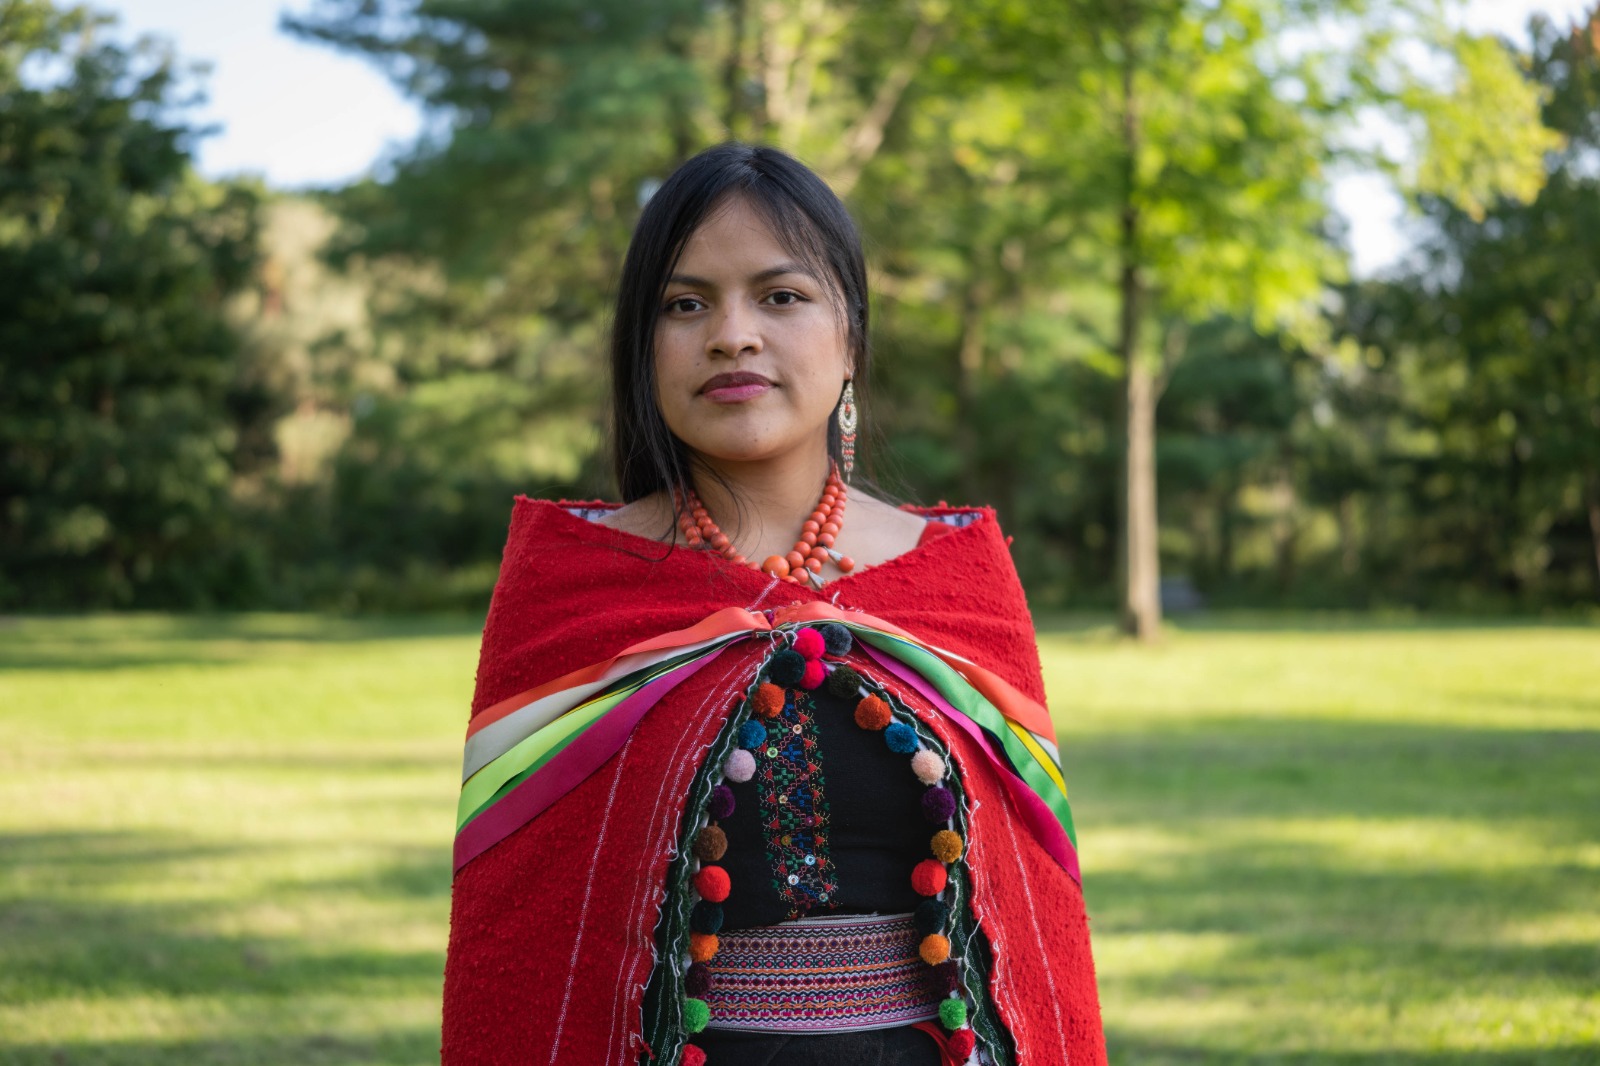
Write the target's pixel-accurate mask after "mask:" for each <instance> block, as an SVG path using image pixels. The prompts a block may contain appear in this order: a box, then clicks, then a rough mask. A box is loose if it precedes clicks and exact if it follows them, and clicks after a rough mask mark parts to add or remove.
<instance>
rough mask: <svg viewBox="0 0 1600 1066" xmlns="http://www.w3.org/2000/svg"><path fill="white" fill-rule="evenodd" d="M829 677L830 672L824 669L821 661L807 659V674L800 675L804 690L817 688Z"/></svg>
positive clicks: (801, 685)
mask: <svg viewBox="0 0 1600 1066" xmlns="http://www.w3.org/2000/svg"><path fill="white" fill-rule="evenodd" d="M827 676H828V671H827V670H825V669H824V668H823V666H822V660H821V659H807V660H806V672H805V673H803V674H801V675H800V687H801V688H803V689H813V688H816V687H817V686H818V685H820V684H822V681H823V679H824V678H825V677H827Z"/></svg>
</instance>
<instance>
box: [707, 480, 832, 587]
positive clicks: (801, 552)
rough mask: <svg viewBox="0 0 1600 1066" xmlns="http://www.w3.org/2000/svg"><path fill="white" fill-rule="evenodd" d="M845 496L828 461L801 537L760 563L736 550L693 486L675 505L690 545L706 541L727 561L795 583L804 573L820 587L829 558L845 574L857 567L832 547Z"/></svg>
mask: <svg viewBox="0 0 1600 1066" xmlns="http://www.w3.org/2000/svg"><path fill="white" fill-rule="evenodd" d="M845 495H846V489H845V484H844V482H843V481H841V480H839V469H838V467H836V466H833V465H832V464H830V465H829V469H828V483H827V485H826V486H825V487H824V488H823V490H822V498H821V499H820V500H818V501H817V506H816V509H815V510H813V511H812V512H811V516H810V517H809V518H807V519H806V520H805V522H803V523H802V524H801V526H800V537H799V539H798V540H796V541H795V542H794V548H793V549H791V550H790V552H789V554H787V555H769V556H767V557H766V558H765V559H763V560H762V561H761V562H760V563H755V562H752V561H750V560H749V559H746V558H745V557H744V556H743V555H741V554H740V553H739V549H738V548H736V547H734V545H733V541H731V540H729V539H728V535H727V534H726V533H724V532H723V531H722V530H721V529H720V528H719V527H718V526H717V523H716V522H714V521H712V519H711V515H710V514H709V513H708V512H707V511H706V505H705V504H703V503H701V502H700V497H699V496H698V495H697V494H696V493H695V491H694V489H693V488H692V487H688V486H686V487H685V496H686V500H685V502H684V504H683V505H680V506H679V508H678V528H679V529H680V530H681V531H682V532H683V536H684V539H685V540H687V541H688V542H689V546H690V547H692V548H698V547H700V546H701V545H703V544H709V545H710V546H711V548H712V550H713V551H718V552H721V553H722V555H723V558H725V559H727V560H728V561H729V562H732V563H737V564H739V565H740V566H748V567H750V568H751V569H753V570H761V571H764V572H765V573H768V574H771V575H772V576H773V577H776V578H780V579H782V580H784V581H788V582H792V583H793V584H796V585H798V584H799V583H800V581H801V580H802V576H803V578H804V580H807V581H810V582H811V585H812V587H814V588H821V587H822V578H821V576H820V572H821V570H822V564H823V563H824V562H826V561H828V560H829V559H832V560H833V561H834V563H835V564H837V565H838V567H839V569H840V570H842V571H844V572H845V573H847V574H848V573H849V572H850V571H852V570H854V569H855V568H856V564H855V560H854V559H852V558H850V556H848V555H844V554H841V553H840V552H837V551H835V550H834V548H833V541H834V538H835V537H837V536H838V535H839V530H840V528H842V527H843V526H844V501H845Z"/></svg>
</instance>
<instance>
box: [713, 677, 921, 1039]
mask: <svg viewBox="0 0 1600 1066" xmlns="http://www.w3.org/2000/svg"><path fill="white" fill-rule="evenodd" d="M849 659H850V660H851V662H852V665H855V666H858V667H859V668H860V669H861V671H862V672H863V673H868V674H871V673H873V672H874V671H875V668H874V666H873V665H872V664H871V663H870V660H866V659H863V658H861V657H860V653H859V652H852V653H851V655H850V656H849ZM788 697H789V698H788V699H787V700H786V701H785V704H784V709H783V711H782V712H781V713H780V714H779V715H778V716H777V717H776V718H774V719H773V720H772V721H771V722H769V723H768V724H767V730H768V738H769V739H768V742H767V744H766V745H765V746H764V747H763V748H762V750H760V751H758V752H757V754H758V756H759V758H758V767H759V769H758V771H757V773H756V775H755V776H754V777H753V778H752V779H751V780H749V781H747V782H744V783H742V784H731V783H730V787H732V789H733V791H734V795H735V797H736V800H737V804H736V806H735V809H734V812H733V813H732V814H731V815H730V816H729V817H727V818H725V819H723V820H722V821H721V823H720V824H721V826H722V829H723V831H724V832H725V833H726V834H727V838H728V850H727V853H726V854H725V855H724V856H723V857H722V859H721V860H720V865H721V866H722V867H723V868H724V869H725V870H727V871H728V875H729V879H730V881H731V882H732V890H731V892H730V893H729V897H728V900H727V902H726V903H725V904H724V905H723V912H724V922H723V928H724V929H725V930H730V931H731V930H738V929H751V928H757V927H761V926H768V925H774V924H777V923H779V922H783V921H789V920H792V919H795V918H801V917H808V916H817V915H823V914H871V913H880V914H906V913H910V912H911V911H914V910H915V909H916V907H917V904H918V903H920V902H921V901H922V897H921V896H919V895H918V894H917V893H916V891H915V890H914V889H913V888H912V886H911V877H910V874H911V869H912V867H914V866H915V865H916V864H917V862H918V861H919V860H921V859H924V858H926V857H927V851H928V823H927V820H926V818H925V817H924V815H923V813H922V808H921V797H922V792H923V788H922V786H921V785H919V784H918V782H917V779H916V778H915V776H913V775H912V773H911V772H910V770H909V769H908V767H907V762H906V756H904V755H901V754H896V753H895V752H893V751H890V750H889V748H888V747H887V745H885V743H884V741H883V734H881V733H878V732H874V731H871V730H866V729H862V728H861V727H859V726H858V725H856V723H855V720H854V717H853V715H854V708H855V704H856V699H855V698H851V699H841V698H840V697H838V696H835V695H832V694H830V693H829V692H828V691H827V687H826V686H823V687H821V688H817V689H813V690H810V691H807V690H804V689H791V690H788ZM931 995H932V993H930V996H931ZM695 1043H696V1045H698V1046H699V1047H700V1048H702V1049H703V1050H704V1051H705V1052H706V1055H707V1066H824V1064H826V1066H857V1064H859V1066H939V1063H940V1061H941V1059H940V1054H939V1050H938V1046H937V1045H936V1044H935V1042H934V1041H933V1039H932V1038H931V1037H930V1036H929V1035H928V1034H926V1033H924V1032H922V1031H920V1030H917V1029H914V1028H910V1027H909V1026H907V1027H899V1028H893V1029H879V1030H868V1031H864V1032H851V1033H831V1034H826V1035H815V1036H810V1035H807V1036H796V1035H791V1034H784V1033H750V1032H738V1031H732V1030H717V1029H707V1030H705V1031H704V1032H702V1033H700V1034H698V1035H697V1036H696V1038H695Z"/></svg>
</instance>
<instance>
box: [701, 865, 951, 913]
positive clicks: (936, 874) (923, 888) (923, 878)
mask: <svg viewBox="0 0 1600 1066" xmlns="http://www.w3.org/2000/svg"><path fill="white" fill-rule="evenodd" d="M706 869H707V870H715V869H717V867H715V866H708V867H706ZM704 872H705V871H704V870H702V871H701V873H704ZM949 880H950V875H949V873H948V872H947V871H946V870H945V868H944V863H942V862H937V861H935V860H933V859H923V860H922V861H921V862H919V863H917V865H916V866H914V867H912V868H911V887H912V888H914V889H916V890H917V895H919V896H937V895H938V894H939V893H941V892H943V891H944V886H945V884H946V882H948V881H949ZM700 894H701V895H702V896H704V895H705V893H704V892H702V893H700ZM706 898H707V899H710V897H709V896H707V897H706ZM712 902H713V903H715V902H720V901H718V900H712Z"/></svg>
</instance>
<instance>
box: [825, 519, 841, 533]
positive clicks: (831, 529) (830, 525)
mask: <svg viewBox="0 0 1600 1066" xmlns="http://www.w3.org/2000/svg"><path fill="white" fill-rule="evenodd" d="M822 532H823V533H832V534H833V535H834V536H838V535H839V523H837V522H824V523H822Z"/></svg>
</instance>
